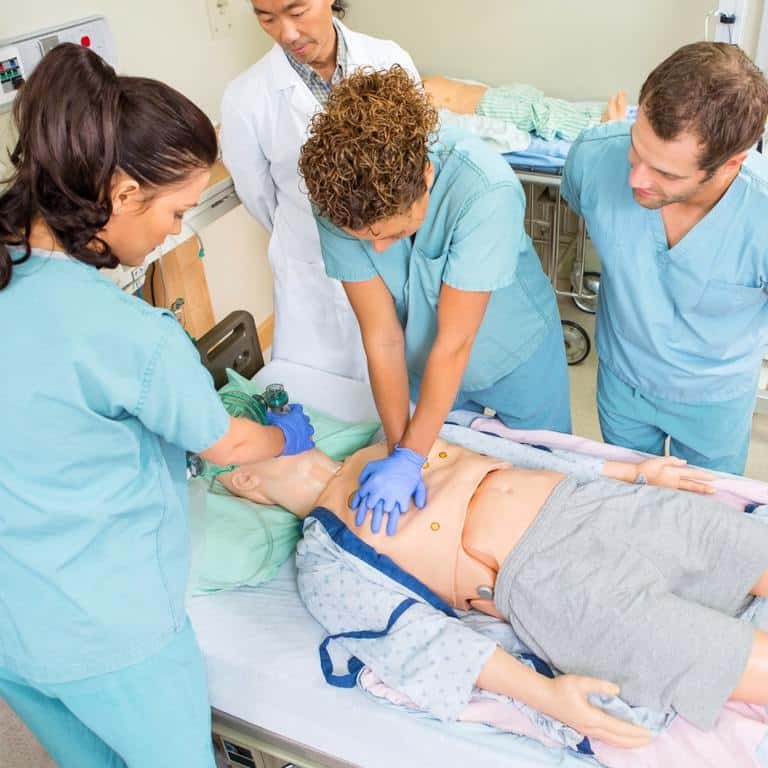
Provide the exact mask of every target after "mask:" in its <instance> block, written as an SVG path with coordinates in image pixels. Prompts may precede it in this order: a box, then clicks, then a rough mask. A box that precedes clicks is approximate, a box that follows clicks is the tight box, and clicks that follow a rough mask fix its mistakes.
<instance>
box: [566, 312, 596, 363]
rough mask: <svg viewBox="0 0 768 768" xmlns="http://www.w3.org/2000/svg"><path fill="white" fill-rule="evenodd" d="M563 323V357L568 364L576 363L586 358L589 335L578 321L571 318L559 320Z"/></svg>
mask: <svg viewBox="0 0 768 768" xmlns="http://www.w3.org/2000/svg"><path fill="white" fill-rule="evenodd" d="M560 322H561V323H562V325H563V341H564V342H565V358H566V360H567V361H568V365H578V364H579V363H581V362H583V361H584V360H586V358H587V355H589V351H590V349H592V344H591V343H590V341H589V335H588V334H587V332H586V331H585V330H584V328H582V327H581V326H580V325H579V324H578V323H574V322H573V321H572V320H561V321H560Z"/></svg>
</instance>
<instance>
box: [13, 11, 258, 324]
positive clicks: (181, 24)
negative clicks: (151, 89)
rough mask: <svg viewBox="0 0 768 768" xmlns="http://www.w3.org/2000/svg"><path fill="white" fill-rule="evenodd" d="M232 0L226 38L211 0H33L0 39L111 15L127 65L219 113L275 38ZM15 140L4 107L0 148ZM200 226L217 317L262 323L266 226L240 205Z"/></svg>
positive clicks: (122, 64) (122, 63)
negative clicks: (244, 315) (217, 34)
mask: <svg viewBox="0 0 768 768" xmlns="http://www.w3.org/2000/svg"><path fill="white" fill-rule="evenodd" d="M3 2H5V0H3ZM231 2H232V11H233V19H234V30H233V33H232V36H231V37H230V38H228V39H225V40H212V39H211V36H210V32H209V28H208V15H207V11H206V5H205V0H130V2H129V1H128V0H66V2H62V1H61V0H32V2H26V3H18V4H17V5H16V7H15V8H14V13H13V15H12V16H10V15H9V14H8V15H5V16H4V17H3V19H2V27H0V39H2V38H7V37H13V36H15V35H18V34H21V33H25V32H30V31H34V30H36V29H39V28H43V27H49V26H53V25H55V24H57V23H60V22H65V21H72V20H75V19H79V18H82V17H85V16H91V15H94V14H101V15H104V16H106V17H107V18H108V20H109V23H110V27H111V29H112V34H113V35H114V38H115V43H116V46H117V51H118V69H119V71H120V72H122V73H125V74H132V75H146V76H149V77H155V78H158V79H160V80H164V81H165V82H167V83H169V84H170V85H172V86H173V87H175V88H177V89H179V90H180V91H182V92H183V93H185V94H186V95H187V96H189V97H190V98H191V99H192V100H193V101H194V102H195V103H197V104H198V105H199V106H200V107H202V109H203V110H205V112H206V113H207V114H208V115H209V116H210V117H211V119H213V120H218V118H219V102H220V100H221V95H222V92H223V90H224V87H225V85H226V84H227V83H228V82H229V81H230V80H231V79H232V78H233V77H235V75H237V74H238V73H239V72H241V71H242V70H244V69H246V68H247V67H248V66H249V65H250V64H252V63H253V62H254V61H256V60H257V59H258V58H260V57H261V56H262V55H263V54H264V53H265V52H266V50H267V49H268V48H269V45H270V44H271V41H269V40H268V38H267V37H266V36H265V35H264V33H263V32H262V31H261V29H260V28H259V25H258V22H257V21H256V18H255V16H254V14H253V12H252V10H251V5H250V3H249V2H248V0H231ZM9 142H10V123H9V116H8V114H7V113H6V114H2V115H0V149H1V148H2V147H3V146H6V145H7V144H8V143H9ZM5 159H6V155H5V152H2V157H0V170H5V169H4V168H3V165H2V164H3V162H4V161H5ZM201 234H202V236H203V240H204V242H205V247H206V254H207V256H206V261H205V267H206V274H207V276H208V280H209V287H210V291H211V301H212V303H213V308H214V314H215V316H216V319H217V320H218V319H221V317H223V316H224V315H226V314H227V313H228V312H230V311H232V310H233V309H247V310H248V311H250V312H251V314H253V316H254V318H255V319H256V322H257V324H259V323H261V322H263V321H264V319H265V318H267V317H268V316H269V315H270V314H271V313H272V295H271V275H270V272H269V266H268V264H267V261H266V245H265V244H266V235H265V233H264V231H263V230H262V229H261V227H259V226H258V225H257V224H255V222H253V221H252V220H251V219H250V217H248V216H247V214H246V213H245V212H244V210H243V208H242V207H239V208H237V209H235V210H234V211H232V212H231V213H229V214H227V215H226V216H225V217H223V218H222V219H221V220H219V221H218V222H216V223H215V224H213V225H212V226H210V227H208V228H206V229H205V230H203V232H202V233H201ZM233 275H237V276H238V277H237V279H232V278H233Z"/></svg>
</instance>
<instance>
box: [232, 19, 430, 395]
mask: <svg viewBox="0 0 768 768" xmlns="http://www.w3.org/2000/svg"><path fill="white" fill-rule="evenodd" d="M342 30H343V33H344V39H345V41H346V43H347V48H348V57H349V58H348V69H347V71H348V73H349V72H352V71H354V70H356V69H358V68H360V67H363V66H371V67H374V68H376V69H385V68H388V67H390V66H392V65H393V64H395V63H399V64H401V65H402V66H403V67H404V68H405V69H407V70H408V71H409V72H411V74H412V75H413V77H414V78H415V79H417V80H418V79H419V77H418V72H417V71H416V67H415V65H414V63H413V60H412V59H411V57H410V56H409V55H408V54H407V53H406V52H405V51H404V50H403V49H402V48H400V46H398V45H396V44H395V43H393V42H391V41H389V40H378V39H376V38H373V37H368V36H367V35H361V34H359V33H357V32H353V31H352V30H350V29H347V28H346V27H342ZM320 109H321V107H320V105H319V103H318V102H317V99H316V98H315V97H314V96H313V95H312V92H311V91H310V90H309V88H308V87H307V86H306V84H305V83H304V82H303V81H302V79H301V78H300V77H299V75H298V74H297V73H296V71H295V70H294V69H293V67H292V66H291V64H290V62H289V61H288V59H287V58H286V56H285V53H284V52H283V50H282V49H281V48H280V46H278V45H275V46H274V47H273V48H272V50H270V51H269V53H267V54H266V55H265V56H264V57H263V58H262V59H260V60H259V61H258V62H256V64H254V65H253V66H252V67H251V68H250V69H248V70H246V71H245V72H244V73H243V74H241V75H240V76H239V77H237V78H236V79H235V80H233V81H232V82H231V83H230V84H229V86H228V87H227V89H226V91H225V92H224V99H223V102H222V108H221V115H222V130H221V146H222V152H223V158H224V163H225V164H226V166H227V168H228V169H229V172H230V173H231V174H232V178H233V179H234V182H235V188H236V190H237V193H238V195H239V196H240V199H241V200H242V202H243V205H245V207H246V208H247V209H248V211H249V212H250V213H251V215H252V216H254V218H256V219H257V221H259V222H260V223H261V224H262V225H263V226H264V227H265V228H266V229H267V230H268V231H269V232H271V238H270V241H269V250H268V253H269V261H270V264H271V266H272V273H273V275H274V302H275V333H274V339H273V346H272V356H273V358H279V359H284V360H291V361H293V362H296V363H301V364H303V365H308V366H310V367H312V368H317V369H320V370H325V371H330V372H331V373H335V374H338V375H341V376H346V377H350V378H354V379H359V380H362V379H365V378H366V376H367V373H366V363H365V354H364V352H363V345H362V341H361V338H360V329H359V327H358V325H357V321H356V319H355V316H354V313H353V312H352V308H351V307H350V305H349V301H348V300H347V297H346V294H345V293H344V289H343V288H342V286H341V283H339V282H338V281H336V280H331V279H330V278H329V277H328V276H327V275H326V274H325V268H324V266H323V259H322V255H321V253H320V241H319V237H318V234H317V226H316V224H315V221H314V217H313V216H312V211H311V208H310V204H309V199H308V197H307V195H306V192H305V191H304V189H303V185H302V184H301V180H300V178H299V175H298V160H299V150H300V148H301V145H302V144H303V143H304V141H305V140H306V138H307V132H308V124H309V120H310V118H311V117H312V115H313V114H314V113H315V112H316V111H318V110H320Z"/></svg>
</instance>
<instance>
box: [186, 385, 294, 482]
mask: <svg viewBox="0 0 768 768" xmlns="http://www.w3.org/2000/svg"><path fill="white" fill-rule="evenodd" d="M227 379H228V380H227V383H226V384H225V385H224V386H223V387H222V388H221V389H220V390H219V397H221V402H222V403H223V404H224V408H225V409H226V411H227V413H228V414H229V415H230V416H235V417H239V418H246V419H250V420H251V421H255V422H256V423H257V424H267V411H268V410H270V409H275V408H277V409H282V408H285V407H287V404H288V393H287V392H286V391H285V388H284V387H283V385H282V384H270V385H269V386H268V387H267V389H266V391H265V393H264V394H263V395H262V394H259V393H258V392H255V391H250V390H253V389H254V387H253V384H252V382H250V381H249V380H248V379H245V378H243V377H242V376H240V375H239V374H237V373H235V371H232V370H227ZM233 469H236V466H235V465H234V464H230V465H228V466H226V467H220V466H219V465H217V464H213V463H212V462H210V461H206V460H205V459H204V458H203V457H202V456H199V455H198V454H196V453H190V454H187V476H188V478H191V477H202V478H206V479H210V480H213V479H214V478H215V477H217V476H218V475H221V474H222V473H224V472H231V471H232V470H233Z"/></svg>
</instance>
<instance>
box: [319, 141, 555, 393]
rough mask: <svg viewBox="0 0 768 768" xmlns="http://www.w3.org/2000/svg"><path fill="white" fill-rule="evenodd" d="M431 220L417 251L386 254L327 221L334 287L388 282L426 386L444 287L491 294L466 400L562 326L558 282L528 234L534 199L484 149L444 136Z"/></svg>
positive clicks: (412, 245)
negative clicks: (528, 210) (528, 209)
mask: <svg viewBox="0 0 768 768" xmlns="http://www.w3.org/2000/svg"><path fill="white" fill-rule="evenodd" d="M429 159H430V160H431V161H432V164H433V166H434V172H435V174H434V182H433V185H432V189H431V190H430V199H429V208H428V210H427V216H426V218H425V220H424V222H423V223H422V225H421V226H420V227H419V230H418V232H417V233H416V236H415V238H414V239H413V242H412V241H411V239H410V238H404V239H403V240H399V241H398V242H396V243H394V244H392V245H391V246H390V247H389V248H388V249H387V250H386V251H384V252H383V253H376V252H375V251H374V250H373V247H372V246H371V244H370V243H369V242H367V241H364V240H359V239H357V238H354V237H352V236H350V235H347V234H346V233H345V232H343V231H342V230H340V229H338V228H337V227H335V226H333V225H332V224H331V223H330V222H329V221H327V220H325V219H322V218H318V229H319V232H320V244H321V247H322V253H323V259H324V261H325V269H326V272H327V273H328V275H329V277H332V278H335V279H337V280H343V281H349V282H362V281H365V280H370V279H371V278H374V277H376V276H380V277H381V278H382V280H383V281H384V282H385V283H386V285H387V288H388V289H389V291H390V292H391V294H392V297H393V299H394V302H395V307H396V311H397V315H398V318H399V319H400V322H401V324H402V326H403V329H404V332H405V354H406V362H407V366H408V370H409V371H410V372H411V373H412V374H415V375H416V376H421V375H422V374H423V371H424V367H425V365H426V361H427V357H428V355H429V352H430V350H431V349H432V345H433V343H434V341H435V337H436V335H437V303H438V299H439V296H440V289H441V286H442V284H443V283H446V284H447V285H450V286H452V287H454V288H456V289H459V290H463V291H491V297H490V301H489V303H488V307H487V309H486V313H485V316H484V318H483V321H482V325H481V327H480V330H479V332H478V334H477V336H476V338H475V342H474V345H473V347H472V353H471V355H470V359H469V363H468V365H467V368H466V370H465V372H464V377H463V379H462V382H461V385H460V387H459V389H460V390H464V391H473V390H474V391H476V390H481V389H486V388H488V387H490V386H492V385H493V384H494V383H496V382H497V381H499V380H500V379H501V378H503V377H504V376H505V375H506V374H508V373H510V372H511V371H513V370H514V369H515V368H516V367H517V366H518V365H520V364H521V363H523V362H525V361H526V360H527V359H528V358H530V357H531V355H532V354H533V353H534V352H535V351H536V349H537V348H538V347H539V346H540V345H541V343H542V342H543V340H544V338H545V336H546V334H547V331H548V329H549V327H550V326H551V324H552V322H553V321H554V319H555V318H556V317H557V306H556V303H555V298H554V293H553V291H552V286H551V285H550V283H549V280H548V279H547V278H546V276H545V275H544V272H543V271H542V268H541V263H540V261H539V258H538V256H537V255H536V252H535V251H534V249H533V245H532V243H531V240H530V238H529V237H528V235H527V234H526V232H525V229H524V215H525V195H524V193H523V189H522V186H521V185H520V182H519V181H518V179H517V177H516V176H515V174H514V172H513V171H512V170H511V169H510V167H509V166H508V165H507V163H506V161H505V160H504V159H503V158H502V157H501V155H499V154H498V153H496V152H494V151H492V150H491V149H489V148H488V147H487V146H486V145H485V144H483V143H482V141H480V140H479V139H476V138H474V137H471V136H467V135H466V134H463V133H461V132H458V131H456V130H444V131H441V132H440V134H439V137H438V140H437V141H436V143H435V145H434V146H433V148H432V150H431V151H430V153H429Z"/></svg>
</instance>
